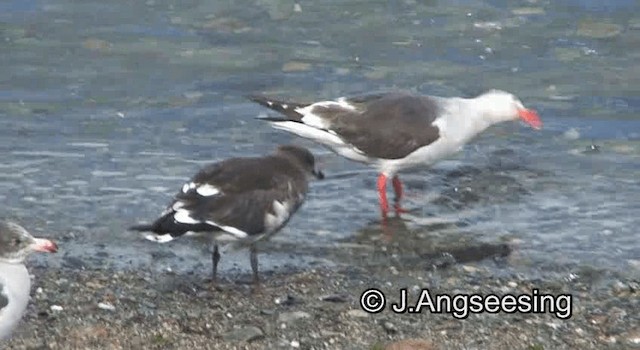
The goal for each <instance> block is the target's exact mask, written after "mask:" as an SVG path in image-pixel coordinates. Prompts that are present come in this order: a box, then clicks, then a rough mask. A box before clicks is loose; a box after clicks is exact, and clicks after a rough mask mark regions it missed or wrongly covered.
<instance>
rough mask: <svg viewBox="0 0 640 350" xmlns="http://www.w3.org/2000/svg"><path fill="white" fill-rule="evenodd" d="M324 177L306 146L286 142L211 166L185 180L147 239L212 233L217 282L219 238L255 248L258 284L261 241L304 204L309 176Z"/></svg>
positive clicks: (146, 227) (253, 261)
mask: <svg viewBox="0 0 640 350" xmlns="http://www.w3.org/2000/svg"><path fill="white" fill-rule="evenodd" d="M311 175H313V176H315V177H316V178H318V179H322V178H323V177H324V175H323V174H322V172H321V171H318V170H317V169H316V164H315V158H314V156H313V154H311V152H309V151H308V150H307V149H306V148H303V147H298V146H292V145H285V146H279V147H278V149H277V150H276V152H275V153H273V154H270V155H267V156H264V157H252V158H231V159H227V160H223V161H221V162H218V163H214V164H211V165H209V166H206V167H205V168H203V169H202V170H200V171H199V172H198V173H197V174H196V175H195V176H194V177H192V178H191V180H189V181H188V182H187V183H185V184H184V185H183V186H182V188H181V190H180V191H179V192H178V193H177V194H176V195H175V197H174V200H173V201H172V202H171V204H169V206H168V207H167V209H166V210H165V211H164V212H163V213H162V214H161V215H160V217H159V218H158V219H157V220H156V221H155V222H153V223H152V224H149V225H139V226H133V227H132V228H131V229H133V230H137V231H150V232H152V233H151V234H149V235H147V236H146V238H147V239H149V240H152V241H156V242H160V243H165V242H169V241H171V240H173V239H174V238H176V237H179V236H182V235H187V234H200V235H201V234H210V235H211V238H212V243H211V248H212V249H211V261H212V263H213V282H214V283H215V282H216V279H217V271H218V262H219V260H220V252H219V250H218V243H219V242H229V241H231V242H237V243H241V244H248V245H249V247H250V254H251V255H250V257H251V269H252V271H253V280H254V283H257V282H258V257H257V251H256V248H255V244H254V243H255V242H256V241H258V240H261V239H266V238H268V237H270V236H271V235H273V234H275V233H276V232H278V231H279V230H280V229H281V228H282V227H284V226H285V225H286V224H287V222H288V221H289V219H290V218H291V216H292V215H293V214H294V213H295V212H296V211H297V210H298V208H300V206H301V205H302V203H303V202H304V200H305V197H306V194H307V190H308V178H309V177H310V176H311Z"/></svg>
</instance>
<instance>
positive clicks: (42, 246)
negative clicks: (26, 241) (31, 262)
mask: <svg viewBox="0 0 640 350" xmlns="http://www.w3.org/2000/svg"><path fill="white" fill-rule="evenodd" d="M31 249H33V250H35V251H36V252H43V253H55V252H57V251H58V245H56V244H55V243H54V242H52V241H50V240H48V239H43V238H36V239H35V242H33V243H32V244H31Z"/></svg>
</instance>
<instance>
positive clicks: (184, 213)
mask: <svg viewBox="0 0 640 350" xmlns="http://www.w3.org/2000/svg"><path fill="white" fill-rule="evenodd" d="M173 220H175V221H176V222H179V223H181V224H199V223H201V221H199V220H196V219H194V218H192V217H191V212H189V211H188V210H185V209H178V210H176V213H175V214H173Z"/></svg>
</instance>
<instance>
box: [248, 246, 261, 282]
mask: <svg viewBox="0 0 640 350" xmlns="http://www.w3.org/2000/svg"><path fill="white" fill-rule="evenodd" d="M249 251H250V255H249V258H250V259H251V270H252V271H253V283H254V284H255V285H258V283H259V282H260V279H259V278H258V250H257V249H256V246H255V245H253V244H252V245H251V248H249Z"/></svg>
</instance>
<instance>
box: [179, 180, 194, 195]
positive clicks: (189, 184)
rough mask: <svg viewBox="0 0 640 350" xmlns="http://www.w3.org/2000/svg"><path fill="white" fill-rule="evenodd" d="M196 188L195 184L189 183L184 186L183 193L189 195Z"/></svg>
mask: <svg viewBox="0 0 640 350" xmlns="http://www.w3.org/2000/svg"><path fill="white" fill-rule="evenodd" d="M194 188H196V183H195V182H187V183H186V184H184V186H182V193H187V192H189V191H190V190H192V189H194Z"/></svg>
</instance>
